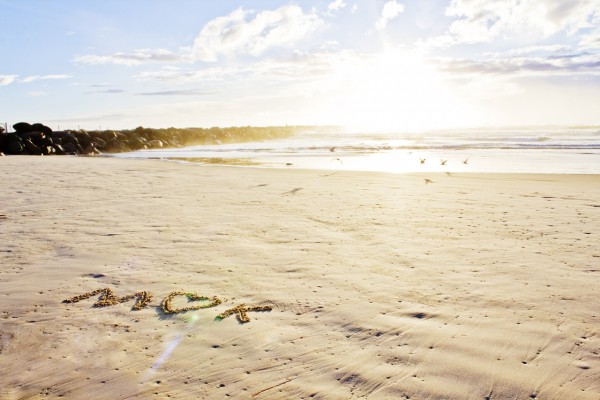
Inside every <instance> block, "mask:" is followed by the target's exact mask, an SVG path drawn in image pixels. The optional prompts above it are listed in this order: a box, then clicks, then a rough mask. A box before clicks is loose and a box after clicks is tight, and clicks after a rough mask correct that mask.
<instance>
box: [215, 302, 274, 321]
mask: <svg viewBox="0 0 600 400" xmlns="http://www.w3.org/2000/svg"><path fill="white" fill-rule="evenodd" d="M272 309H273V307H271V306H252V307H246V305H245V304H243V303H242V304H240V305H238V306H235V307H233V308H230V309H229V310H226V311H225V312H222V313H221V314H219V315H217V316H216V318H215V319H219V320H221V319H225V318H227V317H229V316H230V315H232V314H235V315H236V317H237V319H238V321H240V323H242V324H244V323H246V322H250V318H249V317H248V315H247V314H246V313H247V312H250V311H252V312H254V311H271V310H272Z"/></svg>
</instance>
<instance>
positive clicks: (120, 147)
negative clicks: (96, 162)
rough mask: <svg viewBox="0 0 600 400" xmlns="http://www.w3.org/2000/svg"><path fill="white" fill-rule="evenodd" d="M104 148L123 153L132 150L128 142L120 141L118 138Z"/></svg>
mask: <svg viewBox="0 0 600 400" xmlns="http://www.w3.org/2000/svg"><path fill="white" fill-rule="evenodd" d="M104 150H105V151H107V152H109V153H123V152H126V151H130V149H129V147H128V146H127V144H125V143H123V142H120V141H118V140H117V139H113V140H111V141H110V142H108V143H107V144H106V148H105V149H104Z"/></svg>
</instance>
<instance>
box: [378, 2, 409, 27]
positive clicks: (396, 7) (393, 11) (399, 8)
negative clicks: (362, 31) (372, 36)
mask: <svg viewBox="0 0 600 400" xmlns="http://www.w3.org/2000/svg"><path fill="white" fill-rule="evenodd" d="M403 11H404V6H403V5H402V4H400V3H398V2H396V0H390V1H388V2H387V3H385V4H384V6H383V9H382V10H381V17H380V18H379V19H378V20H377V23H376V24H375V28H376V29H378V30H383V29H385V28H386V27H387V24H388V22H390V21H391V20H393V19H394V18H396V17H398V15H400V14H401V13H402V12H403Z"/></svg>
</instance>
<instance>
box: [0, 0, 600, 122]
mask: <svg viewBox="0 0 600 400" xmlns="http://www.w3.org/2000/svg"><path fill="white" fill-rule="evenodd" d="M0 2H1V3H2V5H3V10H2V11H3V17H4V18H3V21H4V25H3V31H4V36H3V45H4V46H5V48H4V50H5V54H7V55H8V56H7V57H5V58H4V59H3V60H2V65H0V110H1V114H0V122H4V121H8V122H10V123H14V122H17V121H19V120H25V121H39V122H43V123H47V124H49V125H51V126H53V127H54V126H56V125H60V126H61V127H63V128H77V127H82V128H87V129H96V128H98V127H101V126H103V127H105V128H106V127H112V128H133V127H136V126H139V125H145V126H153V127H168V126H177V127H186V126H203V127H210V126H216V125H220V126H227V125H280V124H314V123H318V124H344V125H348V126H350V127H351V128H352V129H368V130H398V129H400V130H414V129H431V128H445V127H464V126H478V125H479V126H480V125H488V126H496V125H504V126H506V125H532V124H536V125H546V124H600V116H599V115H598V110H597V106H595V105H596V104H600V72H599V70H598V65H599V64H600V45H599V43H600V0H588V1H585V2H564V1H562V0H527V1H517V0H510V1H506V2H503V3H502V2H498V1H497V0H478V1H468V0H440V1H437V0H435V1H434V0H420V1H414V2H406V1H402V0H384V1H379V0H378V1H374V0H353V1H348V0H330V1H325V2H323V1H317V0H307V1H303V2H301V3H299V2H297V4H290V3H289V2H288V1H284V0H274V1H270V2H266V3H257V2H252V3H248V2H244V1H243V0H232V1H228V2H190V1H187V0H172V1H169V2H162V1H155V0H149V2H148V3H147V4H146V3H144V7H141V6H140V4H139V2H105V1H100V0H86V1H85V2H72V1H67V0H54V1H52V2H48V1H45V0H28V1H27V2H16V1H2V0H0ZM25 20H26V21H28V24H27V25H26V26H25V25H23V24H22V21H25ZM48 20H51V21H53V23H52V24H51V25H48V24H47V23H46V22H47V21H48ZM173 21H176V23H174V22H173ZM39 59H43V60H44V62H43V63H40V62H38V61H39Z"/></svg>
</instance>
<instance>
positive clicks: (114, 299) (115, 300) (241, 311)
mask: <svg viewBox="0 0 600 400" xmlns="http://www.w3.org/2000/svg"><path fill="white" fill-rule="evenodd" d="M96 295H100V296H99V297H98V301H96V302H95V303H94V304H93V307H109V306H114V305H116V304H119V303H125V302H126V301H129V300H133V299H136V302H135V304H134V305H133V307H132V308H131V309H132V310H141V309H143V308H145V307H146V306H147V305H148V304H149V303H150V301H151V300H152V293H150V292H147V291H142V292H137V293H134V294H130V295H127V296H123V297H119V296H116V295H115V293H114V292H113V290H112V289H111V288H103V289H96V290H93V291H91V292H87V293H84V294H80V295H78V296H75V297H71V298H69V299H66V300H63V303H77V302H79V301H81V300H85V299H89V298H90V297H92V296H96ZM178 296H185V297H187V299H188V301H202V302H203V303H201V304H197V305H193V306H188V307H180V308H173V305H172V302H173V299H174V298H175V297H178ZM222 302H223V301H222V300H221V299H219V298H218V297H216V296H214V297H206V296H200V295H198V294H196V293H191V292H171V293H169V295H167V297H165V298H164V299H163V301H162V302H161V303H160V305H161V308H162V311H163V312H164V313H165V314H177V313H181V312H185V311H193V310H200V309H203V308H210V307H215V306H217V305H219V304H221V303H222ZM271 310H272V307H271V306H247V305H246V304H239V305H237V306H235V307H232V308H229V309H227V310H226V311H224V312H222V313H221V314H219V315H217V316H216V317H215V319H217V320H221V319H224V318H227V317H229V316H230V315H233V314H235V315H236V317H237V319H238V321H240V323H246V322H250V318H249V317H248V314H247V313H248V312H255V311H271Z"/></svg>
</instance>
